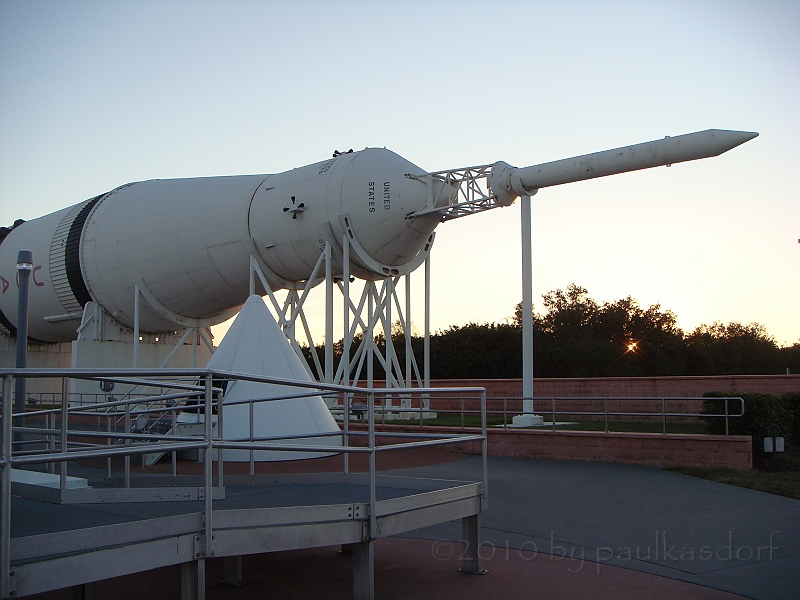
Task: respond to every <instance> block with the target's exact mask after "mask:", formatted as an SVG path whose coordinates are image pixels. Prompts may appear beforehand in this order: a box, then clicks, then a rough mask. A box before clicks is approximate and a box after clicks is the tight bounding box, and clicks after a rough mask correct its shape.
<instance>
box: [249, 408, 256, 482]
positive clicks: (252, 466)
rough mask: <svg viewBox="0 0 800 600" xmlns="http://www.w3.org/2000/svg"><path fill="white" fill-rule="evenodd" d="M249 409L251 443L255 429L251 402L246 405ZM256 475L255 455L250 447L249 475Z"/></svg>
mask: <svg viewBox="0 0 800 600" xmlns="http://www.w3.org/2000/svg"><path fill="white" fill-rule="evenodd" d="M247 405H248V406H249V407H250V443H251V444H252V443H253V436H254V435H255V431H254V430H255V427H254V425H253V401H252V400H251V401H250V402H248V403H247ZM255 474H256V462H255V454H254V451H253V448H252V446H251V447H250V475H255Z"/></svg>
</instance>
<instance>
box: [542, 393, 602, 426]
mask: <svg viewBox="0 0 800 600" xmlns="http://www.w3.org/2000/svg"><path fill="white" fill-rule="evenodd" d="M550 402H551V407H550V408H551V411H552V412H551V417H550V419H551V420H552V422H553V431H555V430H556V399H555V398H550ZM606 431H608V425H606Z"/></svg>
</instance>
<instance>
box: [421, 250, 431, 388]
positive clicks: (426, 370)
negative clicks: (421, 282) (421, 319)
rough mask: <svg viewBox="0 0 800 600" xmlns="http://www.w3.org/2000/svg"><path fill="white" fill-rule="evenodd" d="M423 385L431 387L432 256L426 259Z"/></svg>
mask: <svg viewBox="0 0 800 600" xmlns="http://www.w3.org/2000/svg"><path fill="white" fill-rule="evenodd" d="M422 362H423V365H424V366H423V375H422V378H423V380H424V381H423V385H424V387H426V388H428V387H431V256H430V254H428V256H427V258H425V344H424V350H423V358H422Z"/></svg>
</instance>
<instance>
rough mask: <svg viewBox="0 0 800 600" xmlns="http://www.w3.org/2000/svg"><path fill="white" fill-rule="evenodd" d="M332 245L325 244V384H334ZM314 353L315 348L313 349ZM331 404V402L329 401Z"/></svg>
mask: <svg viewBox="0 0 800 600" xmlns="http://www.w3.org/2000/svg"><path fill="white" fill-rule="evenodd" d="M331 257H332V253H331V245H330V244H329V243H328V244H325V379H324V381H325V383H333V265H332V264H331V262H332V261H331ZM311 351H312V352H314V351H315V350H314V348H311ZM328 402H330V401H328Z"/></svg>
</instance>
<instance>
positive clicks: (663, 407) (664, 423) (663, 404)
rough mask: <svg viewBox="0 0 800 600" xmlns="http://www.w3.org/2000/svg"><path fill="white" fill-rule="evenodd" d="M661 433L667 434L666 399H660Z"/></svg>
mask: <svg viewBox="0 0 800 600" xmlns="http://www.w3.org/2000/svg"><path fill="white" fill-rule="evenodd" d="M661 419H662V433H663V434H664V435H667V399H666V398H662V399H661Z"/></svg>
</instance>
